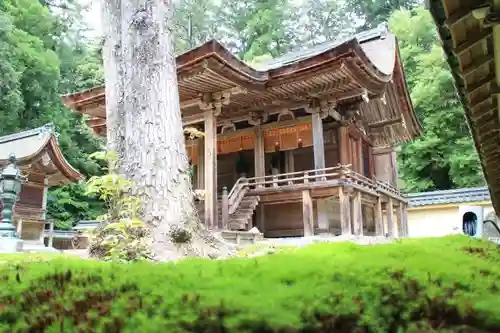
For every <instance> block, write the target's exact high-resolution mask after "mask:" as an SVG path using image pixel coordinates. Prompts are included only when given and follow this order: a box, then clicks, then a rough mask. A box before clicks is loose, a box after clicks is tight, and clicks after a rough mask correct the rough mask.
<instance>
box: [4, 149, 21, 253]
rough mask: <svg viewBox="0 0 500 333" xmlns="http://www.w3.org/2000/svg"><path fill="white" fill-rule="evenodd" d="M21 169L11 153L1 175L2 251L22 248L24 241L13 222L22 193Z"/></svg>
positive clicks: (13, 250) (15, 250)
mask: <svg viewBox="0 0 500 333" xmlns="http://www.w3.org/2000/svg"><path fill="white" fill-rule="evenodd" d="M21 187H22V176H21V170H20V169H19V167H18V166H17V165H16V156H15V155H14V154H10V155H9V164H7V166H6V167H5V168H4V169H3V170H2V173H1V175H0V200H1V201H2V222H1V223H0V252H17V251H21V250H22V241H21V239H20V238H19V236H18V235H17V233H16V229H15V228H14V225H13V224H12V215H13V212H14V205H15V203H16V202H17V201H18V200H19V194H20V193H21Z"/></svg>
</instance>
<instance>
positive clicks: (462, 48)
mask: <svg viewBox="0 0 500 333" xmlns="http://www.w3.org/2000/svg"><path fill="white" fill-rule="evenodd" d="M491 35H492V30H491V29H487V30H485V31H483V32H481V33H479V34H476V35H475V36H474V38H469V39H467V41H465V42H463V43H462V44H460V45H457V47H455V48H454V50H453V53H455V55H456V56H457V57H460V56H461V55H462V54H463V53H464V52H466V51H468V50H469V49H471V48H473V47H474V46H476V45H478V44H479V43H482V42H483V41H485V40H486V38H488V37H490V36H491Z"/></svg>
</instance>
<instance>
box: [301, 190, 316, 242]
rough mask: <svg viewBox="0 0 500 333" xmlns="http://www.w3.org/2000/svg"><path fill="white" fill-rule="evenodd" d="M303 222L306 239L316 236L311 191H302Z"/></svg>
mask: <svg viewBox="0 0 500 333" xmlns="http://www.w3.org/2000/svg"><path fill="white" fill-rule="evenodd" d="M302 220H303V223H304V237H309V236H314V212H313V202H312V199H311V190H304V191H302Z"/></svg>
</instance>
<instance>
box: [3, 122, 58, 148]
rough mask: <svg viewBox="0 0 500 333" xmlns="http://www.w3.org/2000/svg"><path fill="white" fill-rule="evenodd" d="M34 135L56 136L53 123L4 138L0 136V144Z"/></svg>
mask: <svg viewBox="0 0 500 333" xmlns="http://www.w3.org/2000/svg"><path fill="white" fill-rule="evenodd" d="M35 135H40V136H44V135H56V131H55V126H54V123H52V122H50V123H47V124H45V125H43V126H40V127H37V128H33V129H29V130H26V131H22V132H17V133H12V134H7V135H4V136H1V137H0V144H2V143H6V142H10V141H16V140H20V139H24V138H27V137H30V136H35Z"/></svg>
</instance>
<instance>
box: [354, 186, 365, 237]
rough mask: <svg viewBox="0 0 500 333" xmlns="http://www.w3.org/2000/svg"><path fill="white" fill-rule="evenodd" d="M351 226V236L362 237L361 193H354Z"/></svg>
mask: <svg viewBox="0 0 500 333" xmlns="http://www.w3.org/2000/svg"><path fill="white" fill-rule="evenodd" d="M352 225H353V234H354V235H356V236H362V235H363V214H362V210H361V192H360V191H356V192H355V193H354V198H353V201H352Z"/></svg>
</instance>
